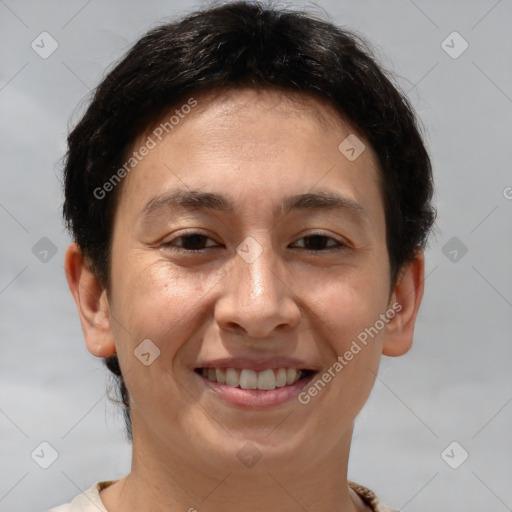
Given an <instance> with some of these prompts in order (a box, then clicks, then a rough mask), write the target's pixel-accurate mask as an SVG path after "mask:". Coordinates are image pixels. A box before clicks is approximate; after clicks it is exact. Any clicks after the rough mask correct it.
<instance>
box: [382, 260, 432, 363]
mask: <svg viewBox="0 0 512 512" xmlns="http://www.w3.org/2000/svg"><path fill="white" fill-rule="evenodd" d="M424 276H425V258H424V255H423V251H421V250H419V251H418V252H417V253H416V256H415V258H414V260H412V261H411V262H409V263H407V264H406V265H405V266H404V268H403V270H402V273H401V276H400V279H399V282H398V284H397V285H396V287H395V290H394V292H393V295H392V298H391V301H390V304H389V307H390V309H392V310H393V311H394V312H395V315H394V317H393V319H392V320H391V321H390V322H389V324H388V325H387V326H386V333H385V338H384V343H383V347H382V353H383V354H384V355H386V356H393V357H396V356H401V355H403V354H405V353H406V352H407V351H408V350H409V349H410V348H411V346H412V341H413V336H414V325H415V323H416V317H417V315H418V310H419V307H420V304H421V299H422V298H423V290H424V284H423V281H424V279H425V277H424Z"/></svg>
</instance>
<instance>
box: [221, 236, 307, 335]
mask: <svg viewBox="0 0 512 512" xmlns="http://www.w3.org/2000/svg"><path fill="white" fill-rule="evenodd" d="M254 242H255V241H251V240H249V241H247V239H246V241H244V242H243V243H242V244H240V246H239V247H238V248H237V255H236V256H235V262H234V267H233V268H232V269H231V271H230V272H229V274H228V275H227V276H226V280H225V284H224V290H223V295H222V297H220V298H219V301H218V303H217V307H216V317H217V322H218V323H219V325H220V326H221V327H223V328H225V329H226V328H228V329H233V328H235V327H236V328H237V329H240V328H241V329H243V330H244V331H245V332H246V333H247V334H248V335H250V336H251V337H263V336H268V335H269V334H270V333H271V332H272V331H273V330H274V329H276V328H277V327H281V328H283V327H287V328H290V327H292V326H294V325H296V323H297V322H298V320H299V318H300V312H299V310H298V307H297V305H296V304H295V302H294V301H293V297H292V294H291V292H290V291H289V289H288V287H287V286H286V285H285V283H283V282H282V277H280V275H279V274H281V273H282V266H281V265H280V264H279V258H278V256H277V255H276V254H275V253H274V252H273V251H272V248H271V245H270V243H268V244H261V245H260V244H259V243H257V245H256V244H255V243H254ZM244 243H247V244H248V245H246V246H245V245H244Z"/></svg>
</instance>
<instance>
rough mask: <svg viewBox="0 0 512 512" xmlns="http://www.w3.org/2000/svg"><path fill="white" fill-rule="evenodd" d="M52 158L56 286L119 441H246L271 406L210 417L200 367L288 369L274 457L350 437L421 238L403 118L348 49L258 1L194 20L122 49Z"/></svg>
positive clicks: (423, 202) (404, 317)
mask: <svg viewBox="0 0 512 512" xmlns="http://www.w3.org/2000/svg"><path fill="white" fill-rule="evenodd" d="M68 144H69V150H68V154H67V160H66V165H65V203H64V216H65V219H66V221H67V224H68V227H69V229H70V231H71V233H72V236H73V239H74V242H75V243H74V244H73V245H72V246H71V247H70V249H69V250H68V253H67V259H66V270H67V276H68V281H69V282H70V287H71V289H72V291H73V294H74V296H75V299H76V301H77V304H78V306H79V311H80V316H81V321H82V326H83V329H84V334H85V338H86V343H87V346H88V348H89V350H90V352H91V353H93V354H94V355H96V356H98V357H103V358H104V359H105V361H106V364H107V366H108V368H109V369H110V370H111V371H112V372H113V373H114V374H115V376H116V378H117V380H118V385H119V390H120V394H121V397H122V401H123V403H124V411H125V419H126V425H127V432H128V435H129V436H131V433H132V423H131V421H132V420H134V424H135V423H136V424H137V428H138V431H139V432H146V433H148V432H152V433H153V434H156V437H157V438H160V439H162V440H163V439H164V437H165V435H166V431H167V430H168V429H169V428H171V426H172V428H173V429H174V433H173V434H172V435H170V438H169V439H170V440H169V443H171V442H172V443H173V445H174V446H179V443H180V441H183V439H184V437H186V436H187V435H190V436H194V438H195V439H197V438H198V436H199V437H200V438H201V436H202V439H203V441H200V444H201V443H202V444H203V445H204V446H202V449H203V450H204V448H205V446H207V447H213V446H223V447H224V449H225V450H227V448H226V439H227V438H228V437H229V436H234V437H236V438H238V437H239V438H240V440H242V438H244V439H245V438H250V439H251V440H253V441H255V442H261V443H262V444H264V440H263V437H261V432H260V431H258V429H263V430H265V428H266V429H268V428H270V427H271V426H272V425H273V424H277V422H278V421H277V420H278V418H279V417H281V416H280V413H279V407H278V405H276V406H275V407H270V408H269V409H265V414H264V415H261V411H260V414H258V415H254V414H253V412H252V411H250V410H247V409H245V408H244V406H243V405H242V404H238V405H233V404H230V405H226V404H223V405H222V406H220V407H221V409H222V410H219V411H218V412H219V414H220V413H221V412H222V415H221V417H222V418H223V419H222V422H223V425H221V426H219V423H218V421H219V418H220V417H219V418H215V417H213V418H212V414H213V416H215V413H216V402H215V400H216V398H212V396H210V394H208V393H205V391H204V389H206V388H204V389H203V387H201V386H202V385H203V384H204V383H203V382H202V380H204V379H205V377H206V378H207V373H208V370H206V372H204V371H203V370H202V368H205V367H208V366H212V367H213V366H215V364H217V366H220V367H221V368H222V367H224V366H226V365H227V363H225V361H227V360H229V358H233V357H234V358H238V359H237V360H234V359H233V360H232V361H231V362H230V363H229V364H231V365H235V364H236V365H237V367H244V364H245V363H244V361H246V360H250V361H252V362H253V363H254V362H255V361H257V360H258V359H259V358H261V359H268V358H277V359H276V361H277V360H278V359H279V358H284V357H285V356H286V357H287V358H288V359H286V361H283V363H282V364H281V366H293V365H292V364H291V363H290V358H291V359H293V358H295V359H297V360H298V363H297V364H299V363H300V366H301V367H302V368H303V369H305V370H307V372H305V377H307V378H308V379H309V381H308V385H307V386H305V387H304V388H303V389H302V392H303V393H305V394H303V395H302V401H299V400H297V401H295V402H294V404H293V407H297V408H298V409H297V412H296V413H295V417H296V418H302V416H301V415H304V421H303V423H302V424H303V425H304V422H305V424H306V427H305V430H304V431H303V432H302V433H300V432H299V431H298V429H296V428H295V429H294V423H293V422H292V424H290V425H288V426H286V425H285V426H283V427H282V428H281V434H277V439H279V440H280V441H279V442H278V441H276V440H275V439H274V440H273V441H272V443H273V449H274V452H273V454H274V455H276V453H277V451H279V453H280V455H281V456H282V454H283V453H284V452H285V451H286V449H287V447H288V448H289V447H291V446H292V445H293V443H296V444H298V443H302V445H304V446H306V449H305V450H304V456H305V457H306V456H308V457H310V458H312V457H314V455H313V454H312V453H309V452H308V448H307V438H308V435H310V434H311V432H312V431H314V429H318V428H324V430H325V431H326V432H327V433H328V434H327V438H329V436H331V438H332V437H333V436H334V437H335V436H336V434H335V432H336V430H337V429H338V430H339V429H340V426H341V430H343V429H349V428H350V425H351V424H352V422H353V419H354V417H355V416H356V415H357V413H358V411H359V410H360V408H361V407H362V405H363V404H364V402H365V400H366V398H367V396H368V394H369V392H370V390H371V387H372V385H373V382H374V378H375V373H376V372H377V368H378V363H379V360H380V355H381V354H382V353H384V354H387V355H392V356H393V355H400V354H403V353H405V352H406V351H407V350H408V349H409V347H410V345H411V342H412V335H413V328H414V322H415V318H416V313H417V310H418V307H419V303H420V301H421V295H422V291H423V287H422V277H423V256H422V252H423V249H424V247H425V244H426V241H427V236H428V233H429V230H430V229H431V227H432V224H433V221H434V210H433V207H432V205H431V199H432V193H433V185H432V173H431V164H430V160H429V157H428V153H427V151H426V149H425V146H424V143H423V140H422V137H421V134H420V131H419V128H418V121H417V119H416V117H415V115H414V113H413V110H412V108H411V106H410V104H409V102H408V100H407V99H406V98H405V97H404V95H403V94H402V93H400V91H399V90H398V88H397V87H396V86H395V85H393V83H392V81H391V79H390V78H389V77H388V76H387V74H386V73H385V72H384V71H383V70H382V69H381V68H380V66H379V65H378V64H377V63H376V61H375V59H374V57H373V56H372V53H371V50H370V48H369V47H368V46H367V45H366V44H365V43H364V41H362V40H361V38H359V37H358V36H356V35H355V34H353V33H350V32H348V31H346V30H342V29H341V28H338V27H336V26H334V25H332V24H330V23H328V22H326V21H323V20H321V19H318V18H316V17H315V16H313V15H309V14H305V13H300V12H293V11H289V10H285V9H278V8H272V7H263V6H262V5H260V4H256V3H241V2H236V3H232V4H227V5H224V6H220V7H214V8H211V9H208V10H204V11H199V12H196V13H194V14H191V15H190V16H188V17H186V18H184V19H182V20H179V21H177V22H174V23H170V24H166V25H162V26H160V27H158V28H156V29H154V30H152V31H151V32H149V33H148V34H146V35H145V36H144V37H143V38H142V39H140V40H139V41H138V42H137V43H136V44H135V45H134V47H133V48H132V49H131V50H130V51H129V52H128V54H127V55H126V56H125V57H124V58H123V59H122V61H121V62H120V63H119V64H117V65H116V66H115V67H114V68H113V69H112V70H111V71H110V72H109V74H108V75H107V76H106V78H105V79H104V80H103V81H102V83H101V84H100V85H99V86H98V88H97V89H96V91H95V92H94V96H93V98H92V101H91V103H90V105H89V107H88V109H87V111H86V113H85V115H84V116H83V118H82V119H81V121H80V122H79V123H78V125H77V126H76V127H75V128H74V129H73V131H72V132H71V133H70V135H69V138H68ZM352 149H353V150H352ZM347 150H348V152H347ZM354 157H355V158H354ZM244 256H246V257H244ZM390 311H392V313H390ZM383 315H384V316H385V317H386V318H385V319H384V318H383ZM377 321H379V322H380V324H378V325H377V324H376V322H377ZM381 324H382V327H380V325H381ZM372 328H373V330H371V329H372ZM365 330H366V331H365ZM363 332H366V333H367V335H366V339H365V340H364V341H365V342H364V343H363V341H362V339H363V338H364V335H362V334H361V333H363ZM370 332H371V334H370ZM143 340H150V342H148V341H143ZM357 340H359V341H357ZM141 342H143V344H142V345H141ZM354 342H355V345H354ZM356 346H357V347H358V348H359V350H357V348H356ZM139 347H141V348H139ZM347 352H351V353H352V356H349V354H347ZM142 353H143V354H146V355H144V357H142V358H141V357H140V356H141V355H142ZM137 354H138V356H139V357H137ZM147 354H149V355H147ZM344 354H347V356H348V357H347V358H343V355H344ZM338 356H341V357H342V358H343V361H344V362H341V361H340V360H338ZM144 358H145V359H146V362H147V363H150V364H148V365H146V364H144V362H143V361H142V359H144ZM335 362H338V364H339V365H341V367H342V368H341V369H339V366H338V367H336V368H333V366H334V364H335ZM251 364H252V363H251ZM254 364H256V363H254ZM273 366H274V367H275V368H276V369H277V368H278V367H280V363H279V361H277V362H275V364H274V365H273ZM226 367H227V366H226ZM261 369H263V368H261ZM326 372H327V373H328V374H330V375H331V378H329V377H327V378H324V379H323V381H324V382H325V383H326V384H327V389H323V388H322V391H321V393H320V390H319V389H318V388H320V387H321V386H319V385H317V386H316V389H317V392H314V391H312V392H309V391H308V390H309V389H310V388H311V386H314V385H315V382H316V381H317V380H318V379H319V378H320V379H321V378H322V376H323V375H325V374H326ZM203 373H204V375H205V376H204V377H202V376H201V375H200V374H203ZM334 375H335V377H334ZM250 377H251V376H250ZM326 381H329V382H328V383H327V382H326ZM347 390H350V391H347ZM317 394H319V396H318V397H316V395H317ZM308 397H309V398H308ZM312 398H314V399H312ZM162 404H167V405H168V407H167V408H165V410H162V407H161V406H162ZM335 404H338V405H339V406H340V411H342V412H338V413H332V410H333V408H332V406H333V405H335ZM286 407H291V405H290V404H289V403H288V404H287V405H286ZM308 408H309V409H308ZM315 409H316V410H315ZM311 411H315V414H311ZM329 411H331V412H329ZM329 414H331V416H332V421H331V422H329V421H326V420H325V418H326V416H329ZM281 415H282V414H281ZM205 425H207V426H205ZM226 432H229V434H226ZM258 436H260V437H258ZM280 436H282V437H280ZM285 441H286V442H285ZM162 442H164V443H165V442H166V441H162ZM278 446H279V448H278ZM208 449H209V448H208ZM211 449H212V450H214V449H213V448H211ZM237 449H239V447H238V448H237ZM325 449H326V450H327V446H326V448H325ZM227 451H229V450H227Z"/></svg>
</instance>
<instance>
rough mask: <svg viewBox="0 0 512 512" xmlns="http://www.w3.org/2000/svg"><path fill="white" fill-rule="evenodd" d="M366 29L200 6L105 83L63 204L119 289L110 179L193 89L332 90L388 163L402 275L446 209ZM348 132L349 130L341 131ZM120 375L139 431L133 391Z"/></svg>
mask: <svg viewBox="0 0 512 512" xmlns="http://www.w3.org/2000/svg"><path fill="white" fill-rule="evenodd" d="M392 80H393V77H392V75H391V74H390V73H389V72H387V71H385V70H383V69H382V68H381V66H380V65H379V64H377V62H376V58H375V57H374V55H373V52H372V50H371V48H370V46H369V45H368V43H367V42H366V41H364V39H362V38H361V37H360V36H358V35H356V34H355V33H353V32H351V31H348V30H345V29H342V28H340V27H338V26H336V25H334V24H333V23H331V22H329V21H325V20H323V19H321V18H320V17H319V16H317V15H316V14H313V13H306V12H303V11H295V10H290V9H288V8H282V7H276V6H275V5H274V6H272V5H263V4H261V3H259V2H253V1H251V2H243V1H237V2H232V3H227V4H224V5H220V6H213V7H210V8H206V9H202V10H199V11H195V12H193V13H192V14H189V15H187V16H186V17H184V18H183V19H180V20H178V21H175V22H172V23H167V24H164V25H162V26H159V27H157V28H155V29H153V30H151V31H150V32H148V33H147V34H146V35H144V36H143V37H142V38H141V39H140V40H139V41H138V42H137V43H136V44H135V45H134V46H133V47H132V48H131V50H129V52H128V53H127V54H126V56H125V57H124V58H123V59H122V60H121V61H120V62H119V63H118V64H117V65H116V66H115V67H114V68H113V69H112V70H111V71H110V72H109V73H108V74H107V76H106V77H105V78H104V80H103V81H102V82H101V83H100V84H99V86H98V87H97V88H96V90H95V91H94V95H93V97H92V100H91V102H90V104H89V106H88V108H87V111H86V113H85V115H84V116H83V117H82V119H81V120H80V122H79V123H78V124H77V125H76V127H75V128H74V129H73V130H72V131H71V133H70V134H69V137H68V152H67V155H66V160H65V168H64V178H65V183H64V188H65V201H64V206H63V214H64V218H65V220H66V225H67V227H68V229H69V230H70V232H71V234H72V236H73V239H74V241H75V242H76V243H77V244H78V246H79V247H80V249H81V251H82V253H83V255H84V257H85V259H86V261H87V262H88V264H89V266H90V268H91V271H92V272H93V273H94V275H95V276H96V277H97V279H98V281H99V282H100V284H101V285H102V286H103V287H104V288H106V289H107V290H109V289H110V250H111V242H112V234H113V233H112V231H113V219H114V214H115V210H116V203H117V200H118V197H119V192H120V189H121V186H118V187H115V188H114V189H113V190H112V192H110V193H109V194H108V195H106V196H105V197H103V198H100V199H98V198H97V197H98V196H97V193H95V190H96V191H97V190H98V189H100V188H101V187H102V186H103V185H104V184H105V183H106V182H107V181H108V180H109V179H111V178H112V176H113V175H114V174H115V173H116V171H117V170H118V169H119V168H120V167H121V166H122V165H123V162H125V161H126V158H127V155H128V154H129V152H130V151H133V148H132V146H133V143H134V141H135V139H136V138H137V137H138V136H140V135H141V134H143V133H144V130H145V129H147V127H148V125H149V123H150V122H152V120H153V121H154V120H155V119H158V118H159V117H161V116H162V115H164V114H165V113H167V112H169V111H170V110H171V109H172V108H173V107H175V106H177V105H179V104H180V102H183V101H184V99H186V98H190V97H191V95H193V94H199V93H201V92H209V91H216V90H223V89H226V90H229V89H230V88H238V87H251V88H255V89H261V88H267V89H268V88H271V89H279V90H282V91H284V92H287V91H288V92H298V93H301V94H304V95H305V96H308V95H309V96H314V97H317V98H319V99H324V100H327V101H328V102H329V103H330V104H331V105H332V107H333V109H334V110H335V111H337V112H338V113H339V114H340V115H341V116H342V117H344V118H345V119H347V120H348V121H349V122H350V123H351V125H352V126H353V127H354V128H355V129H356V130H358V131H359V132H360V133H361V134H362V135H363V136H364V137H365V138H366V139H367V141H368V142H369V143H370V144H371V146H372V148H373V149H374V151H375V153H376V155H377V156H378V161H379V165H380V169H379V171H380V174H381V175H380V178H381V179H380V182H381V188H382V194H383V199H384V205H385V216H386V242H387V249H388V253H389V261H390V268H391V275H390V280H391V283H392V284H395V283H396V281H397V279H398V276H399V273H400V270H401V269H402V267H403V266H404V264H405V263H407V262H408V261H411V260H412V259H414V257H415V254H416V252H417V250H418V249H419V248H422V249H423V248H424V247H425V245H426V242H427V238H428V234H429V232H430V230H431V228H432V225H433V223H434V219H435V209H434V208H433V206H432V196H433V179H432V169H431V162H430V158H429V155H428V152H427V150H426V148H425V145H424V142H423V139H422V135H421V134H420V129H419V126H420V125H419V121H418V120H417V118H416V116H415V114H414V111H413V108H412V106H411V104H410V102H409V101H408V99H407V98H406V96H405V94H404V93H402V92H401V91H400V88H399V87H398V86H397V85H393V83H392ZM340 142H341V141H340ZM105 361H106V364H107V367H108V368H109V369H110V370H111V371H112V372H113V373H114V375H116V377H117V381H118V382H117V384H118V386H119V387H118V389H119V392H120V396H121V400H122V402H123V403H124V414H125V420H126V427H127V435H128V438H129V439H131V437H132V432H131V420H130V407H129V397H128V391H127V389H126V386H125V384H124V381H123V377H122V373H121V368H120V366H119V361H118V359H117V356H116V355H114V356H111V357H109V358H106V359H105Z"/></svg>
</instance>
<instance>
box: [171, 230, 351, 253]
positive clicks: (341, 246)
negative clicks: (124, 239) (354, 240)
mask: <svg viewBox="0 0 512 512" xmlns="http://www.w3.org/2000/svg"><path fill="white" fill-rule="evenodd" d="M191 237H201V238H202V239H210V240H213V239H212V238H210V237H209V236H207V235H204V234H203V233H200V232H196V231H192V232H189V233H186V234H183V235H180V236H178V237H176V238H174V239H173V240H170V241H169V242H165V243H163V244H162V248H164V249H168V250H171V251H177V252H181V253H184V254H201V253H203V252H204V250H205V249H208V248H209V247H203V248H201V249H185V248H183V247H178V246H175V245H173V243H175V242H176V241H177V240H184V239H188V238H191ZM312 237H319V238H322V239H327V240H328V241H329V240H330V241H333V242H336V244H338V245H337V246H335V247H328V248H324V249H318V250H315V249H305V251H306V252H307V253H309V254H318V253H321V252H332V251H339V250H342V249H345V248H346V247H348V246H347V245H346V244H344V243H343V242H340V241H339V240H336V239H335V238H333V237H330V236H327V235H324V234H322V233H313V234H310V235H306V236H303V237H302V238H299V240H305V239H307V238H312ZM299 240H297V242H298V241H299ZM297 242H295V244H296V243H297ZM185 245H186V244H185ZM217 247H218V246H213V248H217Z"/></svg>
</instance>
